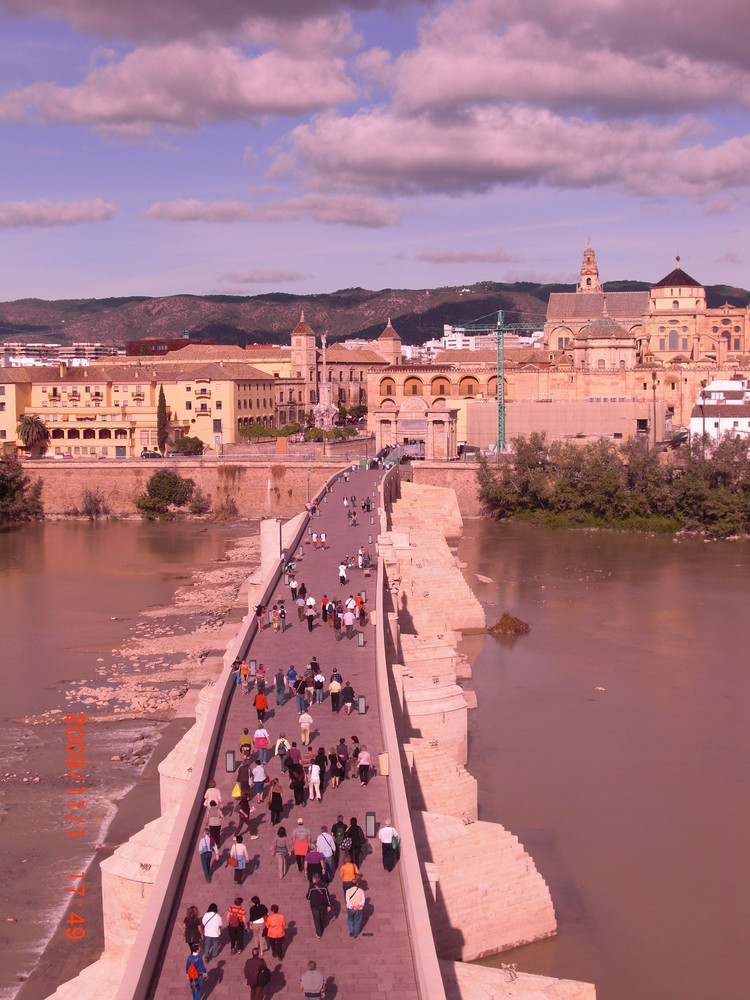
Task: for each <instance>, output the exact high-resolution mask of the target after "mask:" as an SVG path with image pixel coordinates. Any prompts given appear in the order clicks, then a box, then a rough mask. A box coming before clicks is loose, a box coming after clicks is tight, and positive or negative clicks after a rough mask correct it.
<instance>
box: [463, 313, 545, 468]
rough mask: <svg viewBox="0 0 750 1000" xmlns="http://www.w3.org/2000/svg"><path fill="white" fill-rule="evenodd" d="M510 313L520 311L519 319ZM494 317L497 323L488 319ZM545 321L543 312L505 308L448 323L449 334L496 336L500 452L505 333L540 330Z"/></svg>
mask: <svg viewBox="0 0 750 1000" xmlns="http://www.w3.org/2000/svg"><path fill="white" fill-rule="evenodd" d="M508 313H511V314H516V313H517V314H518V315H519V317H524V318H523V319H519V320H518V321H517V322H510V323H509V322H508V321H507V320H506V316H507V315H508ZM492 317H494V322H492V323H488V322H487V320H489V319H490V318H492ZM545 322H546V316H544V315H543V314H542V313H539V314H537V315H531V314H529V313H524V312H522V311H521V310H503V309H498V311H497V312H496V313H495V312H491V313H487V315H486V316H480V317H479V318H478V319H474V320H471V322H469V323H462V324H461V325H460V326H449V325H448V324H446V325H445V326H444V327H443V331H444V333H445V334H446V335H448V334H449V332H450V333H464V334H466V335H467V336H470V337H473V336H481V335H485V336H486V335H487V334H492V335H494V339H495V348H496V353H497V441H496V442H495V449H496V451H497V453H498V454H500V452H505V451H507V450H508V443H507V441H506V440H505V334H506V333H529V332H530V331H532V330H541V329H543V327H544V324H545Z"/></svg>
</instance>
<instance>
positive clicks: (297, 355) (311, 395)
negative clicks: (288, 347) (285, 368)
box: [291, 310, 318, 411]
mask: <svg viewBox="0 0 750 1000" xmlns="http://www.w3.org/2000/svg"><path fill="white" fill-rule="evenodd" d="M291 375H292V378H301V379H302V380H303V381H304V383H305V390H304V408H305V411H309V410H310V409H311V407H312V406H314V405H315V403H317V401H318V352H317V349H316V347H315V331H314V330H313V328H312V327H311V326H310V325H309V324H308V323H306V322H305V313H304V310H303V312H302V314H301V315H300V319H299V323H298V324H297V325H296V326H295V328H294V329H293V330H292V371H291Z"/></svg>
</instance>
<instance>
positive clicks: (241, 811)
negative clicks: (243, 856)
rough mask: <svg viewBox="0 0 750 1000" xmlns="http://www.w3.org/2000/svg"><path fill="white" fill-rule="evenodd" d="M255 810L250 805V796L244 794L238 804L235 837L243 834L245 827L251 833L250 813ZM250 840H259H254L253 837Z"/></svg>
mask: <svg viewBox="0 0 750 1000" xmlns="http://www.w3.org/2000/svg"><path fill="white" fill-rule="evenodd" d="M254 809H255V806H251V805H250V798H249V796H248V795H246V794H245V793H244V792H243V793H242V795H240V799H239V802H238V803H237V826H236V828H235V831H234V833H235V836H238V835H239V834H240V833H242V831H243V829H244V828H245V827H247V830H248V832H249V831H250V813H251V812H253V811H254ZM250 839H251V840H253V839H255V840H257V839H258V838H257V837H255V838H253V837H252V836H251V838H250Z"/></svg>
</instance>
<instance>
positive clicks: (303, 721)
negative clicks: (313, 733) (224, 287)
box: [299, 709, 313, 747]
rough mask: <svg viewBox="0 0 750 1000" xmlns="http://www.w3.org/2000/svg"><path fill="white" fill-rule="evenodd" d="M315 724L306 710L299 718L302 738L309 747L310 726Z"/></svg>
mask: <svg viewBox="0 0 750 1000" xmlns="http://www.w3.org/2000/svg"><path fill="white" fill-rule="evenodd" d="M312 724H313V717H312V716H311V715H310V713H309V712H308V711H307V709H305V710H304V711H303V712H302V714H301V715H300V717H299V729H300V738H301V740H302V743H303V744H304V745H305V746H306V747H307V746H309V745H310V726H312Z"/></svg>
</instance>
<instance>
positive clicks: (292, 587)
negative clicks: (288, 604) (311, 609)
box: [289, 576, 297, 604]
mask: <svg viewBox="0 0 750 1000" xmlns="http://www.w3.org/2000/svg"><path fill="white" fill-rule="evenodd" d="M289 592H290V594H291V597H292V604H295V603H296V601H297V577H296V576H293V577H292V578H291V580H290V581H289Z"/></svg>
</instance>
